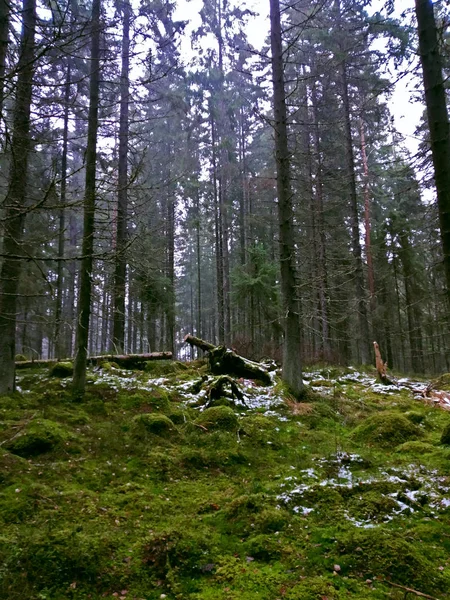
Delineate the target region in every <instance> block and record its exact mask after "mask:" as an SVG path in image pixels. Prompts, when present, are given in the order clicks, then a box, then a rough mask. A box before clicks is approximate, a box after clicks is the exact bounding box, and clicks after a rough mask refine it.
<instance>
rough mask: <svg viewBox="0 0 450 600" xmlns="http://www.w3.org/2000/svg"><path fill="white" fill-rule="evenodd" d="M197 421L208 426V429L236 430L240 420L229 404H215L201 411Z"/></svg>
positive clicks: (198, 423)
mask: <svg viewBox="0 0 450 600" xmlns="http://www.w3.org/2000/svg"><path fill="white" fill-rule="evenodd" d="M195 423H196V425H200V426H202V427H206V429H207V430H208V431H210V430H213V429H225V430H226V431H236V430H237V428H238V425H239V420H238V418H237V415H236V414H235V413H234V411H233V410H232V409H231V408H229V407H228V406H213V407H211V408H207V409H205V410H204V411H203V412H202V413H200V415H199V416H198V418H197V419H196V420H195Z"/></svg>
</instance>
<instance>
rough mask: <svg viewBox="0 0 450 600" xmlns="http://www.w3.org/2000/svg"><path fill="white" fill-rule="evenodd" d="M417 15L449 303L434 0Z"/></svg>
mask: <svg viewBox="0 0 450 600" xmlns="http://www.w3.org/2000/svg"><path fill="white" fill-rule="evenodd" d="M416 16H417V26H418V30H419V52H420V60H421V63H422V70H423V82H424V87H425V102H426V106H427V116H428V127H429V129H430V140H431V153H432V155H433V164H434V173H435V179H436V191H437V200H438V210H439V223H440V228H441V238H442V247H443V253H444V270H445V279H446V283H447V299H448V303H449V304H450V126H449V118H448V111H447V104H446V98H445V88H444V81H443V77H442V57H441V54H440V52H439V42H438V37H437V30H436V21H435V18H434V12H433V3H432V2H431V0H416Z"/></svg>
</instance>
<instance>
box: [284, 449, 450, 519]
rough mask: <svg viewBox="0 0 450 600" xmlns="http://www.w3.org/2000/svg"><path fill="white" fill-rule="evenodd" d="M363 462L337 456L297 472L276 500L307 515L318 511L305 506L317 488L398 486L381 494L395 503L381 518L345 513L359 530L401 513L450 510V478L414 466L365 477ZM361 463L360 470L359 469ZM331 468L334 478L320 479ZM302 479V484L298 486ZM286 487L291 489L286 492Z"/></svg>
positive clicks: (354, 457) (435, 514) (286, 479)
mask: <svg viewBox="0 0 450 600" xmlns="http://www.w3.org/2000/svg"><path fill="white" fill-rule="evenodd" d="M362 462H363V459H362V458H361V457H360V456H358V455H356V454H346V453H338V454H337V455H335V456H334V457H331V460H329V459H328V460H327V459H319V460H318V461H317V463H318V465H319V467H318V469H311V468H310V469H303V470H300V471H298V477H297V476H290V477H286V478H285V480H284V481H285V482H286V481H288V482H293V483H294V486H292V487H291V485H288V484H287V483H285V482H283V483H281V484H280V491H281V493H280V494H279V495H278V496H277V499H278V500H279V501H280V502H281V503H283V504H285V505H286V506H288V507H291V508H292V510H293V511H294V512H296V513H299V514H303V515H307V514H309V513H310V512H313V511H314V510H315V508H314V507H311V506H305V505H304V504H303V502H302V500H303V499H304V498H305V496H306V495H307V492H310V491H314V490H316V489H317V487H318V486H320V487H329V488H334V489H337V490H339V488H341V489H342V488H347V489H358V488H362V486H371V485H372V486H373V485H374V484H379V483H384V482H385V483H391V484H397V485H398V489H397V490H396V491H394V492H391V493H389V494H381V497H383V496H384V497H389V498H391V499H392V500H393V504H394V506H393V508H392V510H391V512H390V513H385V514H382V515H379V516H378V519H365V520H364V519H356V518H355V517H354V516H353V515H351V514H350V512H349V510H345V511H344V513H343V514H344V516H345V518H346V519H347V520H349V521H351V522H352V523H353V524H354V525H355V526H356V527H363V528H370V527H375V526H376V525H378V524H379V523H380V522H387V521H391V520H392V519H394V518H396V517H400V516H402V514H410V513H413V512H416V511H426V512H427V513H428V514H431V515H432V516H437V513H439V512H441V511H444V510H446V509H447V508H449V507H450V479H449V478H448V477H444V476H441V475H439V474H438V472H437V471H427V470H426V469H425V468H424V467H423V466H421V465H416V464H411V465H409V466H407V467H406V468H403V469H400V468H395V467H393V468H390V469H389V470H388V471H383V470H381V469H380V470H379V471H378V473H376V474H375V475H364V473H361V471H360V469H361V463H362ZM358 463H359V467H358ZM326 464H328V465H332V466H333V467H334V468H335V470H336V475H335V476H334V477H331V478H330V477H326V478H321V477H320V471H321V470H322V469H323V467H324V466H326ZM352 467H356V468H357V469H358V474H357V475H355V474H354V473H353V472H352ZM298 480H300V483H296V482H297V481H298ZM286 488H291V489H288V490H286Z"/></svg>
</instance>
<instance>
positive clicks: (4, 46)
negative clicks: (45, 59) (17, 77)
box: [0, 0, 11, 115]
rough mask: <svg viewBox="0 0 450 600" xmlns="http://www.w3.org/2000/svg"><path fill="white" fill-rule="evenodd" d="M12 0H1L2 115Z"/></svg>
mask: <svg viewBox="0 0 450 600" xmlns="http://www.w3.org/2000/svg"><path fill="white" fill-rule="evenodd" d="M10 11H11V4H10V0H0V115H1V114H2V112H3V99H4V96H5V74H6V52H7V50H8V35H9V16H10Z"/></svg>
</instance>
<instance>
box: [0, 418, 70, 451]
mask: <svg viewBox="0 0 450 600" xmlns="http://www.w3.org/2000/svg"><path fill="white" fill-rule="evenodd" d="M72 438H73V436H72V435H71V434H70V433H69V432H68V431H67V430H66V429H64V427H62V426H61V425H60V424H59V423H55V422H54V421H50V420H48V419H35V420H33V421H31V422H30V423H28V424H27V425H26V427H25V428H24V429H23V430H22V431H21V432H20V433H19V434H18V435H17V436H16V437H14V439H11V440H10V441H9V442H7V443H6V444H4V447H5V448H6V449H7V450H9V451H10V452H12V453H13V454H17V455H18V456H22V457H24V458H29V457H32V456H36V455H38V454H43V453H44V452H50V451H51V450H54V449H55V448H57V447H58V446H60V445H61V444H63V443H65V442H67V441H68V440H70V439H72Z"/></svg>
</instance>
